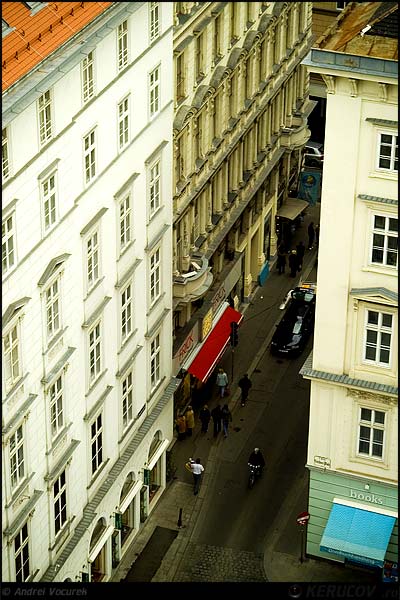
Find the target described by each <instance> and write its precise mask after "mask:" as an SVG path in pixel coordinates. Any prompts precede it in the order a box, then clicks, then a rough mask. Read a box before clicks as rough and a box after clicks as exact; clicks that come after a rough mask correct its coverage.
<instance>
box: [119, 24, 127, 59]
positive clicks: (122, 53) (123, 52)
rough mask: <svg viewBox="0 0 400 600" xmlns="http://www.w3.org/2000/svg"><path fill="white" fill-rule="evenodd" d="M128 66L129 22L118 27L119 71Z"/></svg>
mask: <svg viewBox="0 0 400 600" xmlns="http://www.w3.org/2000/svg"><path fill="white" fill-rule="evenodd" d="M127 64H128V21H124V22H123V23H121V25H118V71H121V70H122V69H123V68H124V67H125V66H126V65H127Z"/></svg>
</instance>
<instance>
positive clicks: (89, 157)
mask: <svg viewBox="0 0 400 600" xmlns="http://www.w3.org/2000/svg"><path fill="white" fill-rule="evenodd" d="M83 145H84V158H85V183H90V181H92V179H93V177H94V176H95V175H96V135H95V130H94V129H93V131H91V132H90V133H88V135H86V136H85V137H84V139H83Z"/></svg>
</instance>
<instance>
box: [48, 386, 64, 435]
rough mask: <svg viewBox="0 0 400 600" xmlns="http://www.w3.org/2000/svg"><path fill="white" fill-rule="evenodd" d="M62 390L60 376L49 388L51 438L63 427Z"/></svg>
mask: <svg viewBox="0 0 400 600" xmlns="http://www.w3.org/2000/svg"><path fill="white" fill-rule="evenodd" d="M63 392H64V390H63V380H62V375H60V377H58V379H56V381H55V382H54V383H53V385H51V386H50V389H49V396H50V425H51V435H52V437H53V438H55V437H56V435H57V434H58V433H60V431H61V430H62V428H63V427H64V393H63Z"/></svg>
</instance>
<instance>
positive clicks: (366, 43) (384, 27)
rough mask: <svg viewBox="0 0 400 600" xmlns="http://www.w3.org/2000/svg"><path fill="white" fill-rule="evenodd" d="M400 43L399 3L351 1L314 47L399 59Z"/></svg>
mask: <svg viewBox="0 0 400 600" xmlns="http://www.w3.org/2000/svg"><path fill="white" fill-rule="evenodd" d="M363 30H365V31H364V33H362V32H363ZM397 40H398V3H397V2H359V3H358V2H351V3H349V4H348V6H346V8H345V10H344V11H342V13H341V14H340V15H339V17H338V18H337V19H336V21H334V23H333V24H332V25H331V26H330V27H329V28H328V29H327V30H326V31H325V32H324V34H323V35H322V36H321V37H320V38H318V40H317V41H316V43H315V47H317V48H321V49H324V50H334V51H336V52H345V53H346V54H356V55H360V56H371V57H375V58H386V59H390V60H397V58H398V41H397Z"/></svg>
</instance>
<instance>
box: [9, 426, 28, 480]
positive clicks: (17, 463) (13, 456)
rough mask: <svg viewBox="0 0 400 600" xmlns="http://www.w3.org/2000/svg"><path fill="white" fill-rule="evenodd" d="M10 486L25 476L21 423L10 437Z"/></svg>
mask: <svg viewBox="0 0 400 600" xmlns="http://www.w3.org/2000/svg"><path fill="white" fill-rule="evenodd" d="M10 472H11V487H12V488H15V487H16V486H17V485H18V484H19V483H21V481H22V480H23V479H24V477H25V459H24V433H23V431H22V425H20V426H19V427H18V429H17V430H16V432H15V433H14V434H13V435H12V436H11V438H10Z"/></svg>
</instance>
